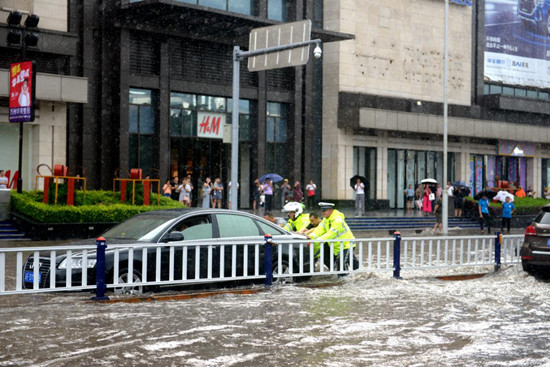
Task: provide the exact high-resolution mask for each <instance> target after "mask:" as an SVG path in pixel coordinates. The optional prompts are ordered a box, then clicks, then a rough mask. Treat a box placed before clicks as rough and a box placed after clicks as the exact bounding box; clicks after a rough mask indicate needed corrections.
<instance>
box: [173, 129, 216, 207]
mask: <svg viewBox="0 0 550 367" xmlns="http://www.w3.org/2000/svg"><path fill="white" fill-rule="evenodd" d="M224 153H225V152H224V144H223V142H222V140H218V139H200V138H172V139H171V149H170V174H171V176H174V175H175V174H177V175H178V177H179V178H180V181H181V180H182V179H183V178H184V177H186V176H188V175H191V183H192V185H193V190H192V192H191V203H192V206H194V207H196V206H197V205H198V204H199V201H200V195H199V194H200V188H201V186H202V184H203V182H204V179H205V178H206V177H210V178H211V179H212V181H214V179H215V178H216V177H220V178H221V179H222V181H224V179H223V177H224V171H225V169H226V168H225V166H224V164H223V157H224Z"/></svg>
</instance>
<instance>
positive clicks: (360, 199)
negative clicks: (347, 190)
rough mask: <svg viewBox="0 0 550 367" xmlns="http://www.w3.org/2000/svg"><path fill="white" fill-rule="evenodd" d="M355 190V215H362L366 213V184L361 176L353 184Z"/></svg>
mask: <svg viewBox="0 0 550 367" xmlns="http://www.w3.org/2000/svg"><path fill="white" fill-rule="evenodd" d="M353 189H354V190H355V216H356V217H358V216H359V213H361V215H362V216H364V215H365V184H364V183H363V182H362V181H361V179H360V178H357V179H356V180H355V185H354V186H353Z"/></svg>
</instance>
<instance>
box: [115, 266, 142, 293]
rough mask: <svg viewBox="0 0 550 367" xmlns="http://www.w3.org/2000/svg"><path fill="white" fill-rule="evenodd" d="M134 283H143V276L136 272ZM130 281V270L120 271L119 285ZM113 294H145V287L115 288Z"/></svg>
mask: <svg viewBox="0 0 550 367" xmlns="http://www.w3.org/2000/svg"><path fill="white" fill-rule="evenodd" d="M133 275H134V276H133V282H134V283H140V282H141V274H140V273H139V272H138V271H136V270H134V274H133ZM128 279H130V274H129V273H128V269H123V270H121V271H120V274H119V276H118V283H119V284H120V283H128ZM113 292H114V293H115V294H143V286H132V285H129V286H126V287H119V288H114V289H113Z"/></svg>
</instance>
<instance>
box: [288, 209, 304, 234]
mask: <svg viewBox="0 0 550 367" xmlns="http://www.w3.org/2000/svg"><path fill="white" fill-rule="evenodd" d="M308 225H309V214H306V213H302V214H300V215H298V216H294V219H290V218H288V221H287V222H286V225H285V226H284V229H286V230H287V231H289V232H298V231H301V230H302V229H305V228H306V227H307V226H308Z"/></svg>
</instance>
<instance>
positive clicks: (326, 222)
mask: <svg viewBox="0 0 550 367" xmlns="http://www.w3.org/2000/svg"><path fill="white" fill-rule="evenodd" d="M310 237H311V238H312V239H314V240H315V243H314V246H313V249H314V252H315V253H316V254H318V253H319V251H320V247H321V245H320V242H323V241H327V240H354V239H355V236H354V235H353V233H352V232H351V230H350V229H349V227H348V225H347V223H346V221H345V216H344V214H343V213H342V212H340V211H338V210H336V209H334V210H333V211H332V214H331V215H330V217H328V218H323V220H322V221H321V223H319V225H318V226H317V227H316V228H315V230H314V231H313V232H312V233H311V234H310ZM340 244H343V245H344V250H347V249H349V248H350V244H351V241H343V242H334V255H335V256H339V255H340ZM353 247H355V243H353ZM316 257H319V256H318V255H317V256H316Z"/></svg>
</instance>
